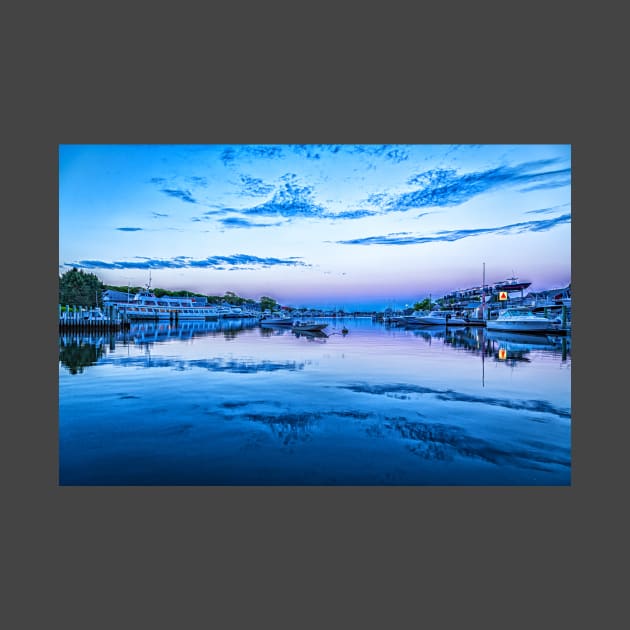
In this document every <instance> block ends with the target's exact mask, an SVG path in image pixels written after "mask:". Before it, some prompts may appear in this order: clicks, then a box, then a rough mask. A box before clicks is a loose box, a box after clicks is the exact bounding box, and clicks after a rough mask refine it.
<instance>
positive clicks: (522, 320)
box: [486, 308, 559, 333]
mask: <svg viewBox="0 0 630 630" xmlns="http://www.w3.org/2000/svg"><path fill="white" fill-rule="evenodd" d="M486 329H487V330H502V331H505V332H532V333H546V332H554V331H557V330H558V329H559V323H558V320H557V318H554V319H551V318H549V317H545V316H544V315H537V314H536V313H534V312H532V311H531V309H519V308H506V309H505V310H502V311H500V312H499V315H498V316H497V318H496V319H489V320H488V321H487V322H486Z"/></svg>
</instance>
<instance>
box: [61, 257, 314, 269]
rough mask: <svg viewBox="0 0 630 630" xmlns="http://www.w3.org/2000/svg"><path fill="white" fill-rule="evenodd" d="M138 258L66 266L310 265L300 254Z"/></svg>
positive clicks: (176, 267)
mask: <svg viewBox="0 0 630 630" xmlns="http://www.w3.org/2000/svg"><path fill="white" fill-rule="evenodd" d="M137 258H138V259H137V260H124V261H113V262H107V261H104V260H80V261H77V262H74V263H66V266H70V267H77V268H78V269H200V268H203V269H223V268H225V267H224V266H225V265H231V269H234V270H236V269H259V268H267V267H276V266H282V267H310V266H311V265H309V264H307V263H304V262H302V260H301V258H300V257H299V256H291V257H289V258H284V259H283V258H273V257H270V258H259V257H258V256H250V255H249V254H234V255H232V256H209V257H208V258H201V259H193V258H190V257H188V256H175V257H174V258H146V257H137Z"/></svg>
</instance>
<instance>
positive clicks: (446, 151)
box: [59, 144, 571, 309]
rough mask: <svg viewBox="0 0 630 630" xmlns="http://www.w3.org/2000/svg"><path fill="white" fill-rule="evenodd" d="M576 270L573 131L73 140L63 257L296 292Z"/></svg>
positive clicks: (405, 290)
mask: <svg viewBox="0 0 630 630" xmlns="http://www.w3.org/2000/svg"><path fill="white" fill-rule="evenodd" d="M484 263H485V268H486V281H487V282H488V283H490V282H494V281H498V280H503V279H505V278H508V277H511V276H513V275H514V276H517V277H518V278H520V279H521V280H527V281H529V282H531V283H532V285H531V287H530V290H542V289H548V288H557V287H561V286H565V285H566V284H568V283H569V282H570V281H571V147H570V145H534V144H526V145H507V144H506V145H496V144H494V145H417V144H416V145H399V144H395V145H374V144H369V145H349V144H340V145H286V144H284V145H157V144H156V145H60V146H59V271H60V273H63V272H64V271H66V270H68V269H70V268H72V267H77V268H79V269H84V270H85V271H89V272H91V273H94V274H96V275H97V276H98V277H99V278H100V279H101V280H102V281H103V282H105V283H106V284H113V285H127V284H131V285H132V286H133V285H145V284H146V283H147V282H148V280H149V273H150V274H151V281H152V286H154V287H161V288H165V289H174V290H176V289H186V290H189V291H195V292H200V293H206V294H211V295H223V294H224V293H225V292H226V291H234V292H235V293H237V294H239V295H241V296H243V297H249V298H254V299H258V298H260V297H261V296H262V295H268V296H271V297H273V298H275V299H277V300H278V301H279V302H280V303H282V304H287V305H292V306H322V307H337V308H346V309H359V308H370V309H372V308H374V309H377V308H381V309H382V308H385V307H386V306H404V305H405V304H411V303H413V302H414V301H416V300H419V299H422V298H424V297H426V296H428V295H429V294H431V295H432V296H433V297H437V296H439V295H442V294H444V293H447V292H449V291H452V290H454V289H457V288H466V287H469V286H475V285H479V284H480V283H481V280H482V274H483V264H484Z"/></svg>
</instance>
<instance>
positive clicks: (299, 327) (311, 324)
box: [291, 320, 328, 332]
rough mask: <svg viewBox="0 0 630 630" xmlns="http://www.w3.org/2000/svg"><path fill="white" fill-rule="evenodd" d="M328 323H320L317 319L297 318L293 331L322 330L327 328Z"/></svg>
mask: <svg viewBox="0 0 630 630" xmlns="http://www.w3.org/2000/svg"><path fill="white" fill-rule="evenodd" d="M327 326H328V324H320V323H317V322H315V321H304V322H302V321H300V320H295V321H294V322H293V324H292V325H291V327H292V329H293V331H297V332H321V331H322V330H324V328H326V327H327Z"/></svg>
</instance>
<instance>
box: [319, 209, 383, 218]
mask: <svg viewBox="0 0 630 630" xmlns="http://www.w3.org/2000/svg"><path fill="white" fill-rule="evenodd" d="M376 214H379V213H378V212H374V211H373V210H346V211H344V212H328V213H327V214H325V215H323V217H324V218H326V219H362V218H363V217H372V216H374V215H376Z"/></svg>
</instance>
